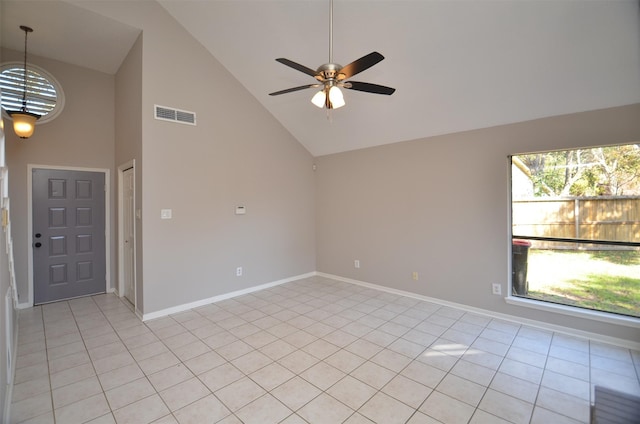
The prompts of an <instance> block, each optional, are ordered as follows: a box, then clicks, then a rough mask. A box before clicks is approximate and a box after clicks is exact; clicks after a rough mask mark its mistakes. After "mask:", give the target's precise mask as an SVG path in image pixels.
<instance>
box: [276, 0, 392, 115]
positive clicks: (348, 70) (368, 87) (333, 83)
mask: <svg viewBox="0 0 640 424" xmlns="http://www.w3.org/2000/svg"><path fill="white" fill-rule="evenodd" d="M382 59H384V56H382V55H381V54H380V53H378V52H371V53H369V54H368V55H365V56H362V57H361V58H360V59H357V60H355V61H353V62H351V63H350V64H348V65H346V66H341V65H338V64H337V63H334V62H333V0H330V11H329V63H325V64H324V65H320V67H319V68H318V69H317V70H315V71H314V70H313V69H311V68H307V67H306V66H304V65H300V64H299V63H296V62H294V61H292V60H289V59H285V58H282V57H281V58H278V59H276V61H278V62H280V63H282V64H283V65H286V66H288V67H290V68H293V69H295V70H297V71H300V72H302V73H305V74H307V75H310V76H312V77H314V78H315V79H317V80H318V82H317V83H314V84H307V85H301V86H299V87H292V88H287V89H285V90H280V91H276V92H273V93H269V95H270V96H278V95H280V94H286V93H292V92H294V91H299V90H305V89H307V88H321V89H320V91H318V92H317V93H316V94H315V96H313V98H312V99H311V102H312V103H313V104H314V105H316V106H318V107H319V108H323V107H326V108H327V109H337V108H339V107H342V106H344V105H345V101H344V97H343V95H342V91H341V90H340V88H347V89H351V90H357V91H364V92H366V93H374V94H386V95H391V94H393V93H394V92H395V91H396V89H395V88H391V87H386V86H384V85H378V84H371V83H368V82H360V81H346V80H347V79H349V78H351V77H352V76H354V75H356V74H359V73H360V72H362V71H365V70H367V69H369V68H371V67H372V66H373V65H375V64H376V63H378V62H380V61H381V60H382Z"/></svg>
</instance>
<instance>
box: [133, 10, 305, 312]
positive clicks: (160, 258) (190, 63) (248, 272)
mask: <svg viewBox="0 0 640 424" xmlns="http://www.w3.org/2000/svg"><path fill="white" fill-rule="evenodd" d="M154 6H155V7H156V8H158V9H159V10H153V11H149V14H147V15H146V16H153V19H152V20H150V21H147V22H145V24H144V26H143V30H144V35H143V104H142V107H143V109H142V110H143V147H142V148H143V159H142V161H143V193H142V196H143V200H142V202H143V204H142V209H143V210H142V215H143V222H144V240H143V243H144V247H143V248H144V264H143V267H144V312H145V313H149V312H153V311H157V310H160V309H163V308H167V307H171V306H175V305H179V304H182V303H187V302H192V301H197V300H201V299H205V298H208V297H212V296H215V295H220V294H223V293H228V292H232V291H236V290H241V289H244V288H249V287H252V286H255V285H259V284H263V283H269V282H272V281H276V280H279V279H283V278H287V277H291V276H294V275H298V274H302V273H307V272H311V271H314V270H315V238H314V236H315V232H314V182H313V178H314V177H313V171H312V162H313V158H312V157H311V155H310V154H309V153H308V152H307V151H306V150H305V149H304V148H303V147H302V146H301V145H300V144H299V143H298V142H297V141H296V140H295V139H294V138H293V137H292V136H291V135H290V134H289V133H288V132H287V131H285V129H284V128H283V127H282V126H281V125H280V124H279V123H278V122H277V121H276V120H275V119H274V118H273V117H272V116H271V115H270V114H269V113H268V112H267V111H266V110H265V109H264V108H263V107H262V106H261V105H260V104H259V103H258V101H257V100H256V99H255V98H253V97H252V96H251V95H250V94H249V93H248V92H247V91H246V90H245V89H244V88H243V87H242V86H241V85H240V84H239V83H238V81H237V80H236V79H235V78H234V77H233V76H232V75H230V74H229V73H228V72H227V71H226V69H225V68H224V67H223V66H222V65H221V64H220V63H219V62H218V61H217V60H216V59H215V58H213V57H212V56H211V54H210V53H208V52H207V51H206V50H205V49H204V48H203V47H202V46H201V45H200V44H199V43H197V42H195V40H194V39H193V38H192V37H191V36H190V35H189V34H188V33H187V32H186V31H185V30H184V29H183V28H182V27H181V26H179V25H178V24H177V23H176V22H175V20H174V19H173V18H171V17H170V16H169V15H168V14H167V13H166V12H165V11H164V9H161V8H160V7H159V6H157V5H155V4H154ZM169 58H170V59H169ZM154 104H159V105H163V106H171V107H176V108H179V109H185V110H190V111H194V112H196V113H197V123H198V125H197V126H189V125H180V124H174V123H167V122H163V121H157V120H155V119H153V117H152V112H153V105H154ZM239 205H242V206H245V207H246V210H247V213H246V215H243V216H238V215H235V214H234V211H235V207H236V206H239ZM161 209H172V210H173V219H171V220H161V219H160V210H161ZM238 266H242V267H243V268H244V275H243V276H242V277H236V276H235V269H236V267H238Z"/></svg>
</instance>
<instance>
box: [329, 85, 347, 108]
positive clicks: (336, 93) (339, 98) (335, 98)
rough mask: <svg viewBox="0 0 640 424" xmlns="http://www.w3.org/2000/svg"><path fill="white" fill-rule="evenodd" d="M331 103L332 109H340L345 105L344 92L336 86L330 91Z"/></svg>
mask: <svg viewBox="0 0 640 424" xmlns="http://www.w3.org/2000/svg"><path fill="white" fill-rule="evenodd" d="M329 103H330V104H331V109H338V108H339V107H342V106H344V105H345V102H344V96H343V95H342V90H340V88H338V87H336V86H335V85H334V86H332V87H331V88H330V89H329Z"/></svg>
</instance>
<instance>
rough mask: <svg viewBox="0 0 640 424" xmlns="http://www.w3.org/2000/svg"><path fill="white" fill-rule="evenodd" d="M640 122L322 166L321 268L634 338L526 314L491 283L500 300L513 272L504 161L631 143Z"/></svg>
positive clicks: (505, 132) (552, 125)
mask: <svg viewBox="0 0 640 424" xmlns="http://www.w3.org/2000/svg"><path fill="white" fill-rule="evenodd" d="M639 117H640V105H633V106H628V107H620V108H613V109H607V110H601V111H593V112H585V113H579V114H573V115H567V116H558V117H553V118H547V119H540V120H535V121H530V122H523V123H518V124H513V125H505V126H500V127H494V128H488V129H482V130H476V131H469V132H464V133H458V134H451V135H446V136H440V137H432V138H426V139H420V140H415V141H410V142H404V143H398V144H393V145H387V146H382V147H376V148H370V149H364V150H357V151H353V152H347V153H341V154H336V155H329V156H323V157H320V158H317V164H318V170H317V172H316V175H317V198H316V203H317V209H316V213H317V269H318V271H320V272H325V273H329V274H334V275H339V276H343V277H347V278H352V279H356V280H361V281H365V282H369V283H374V284H379V285H382V286H386V287H390V288H394V289H399V290H404V291H408V292H413V293H417V294H420V295H424V296H430V297H434V298H438V299H443V300H447V301H451V302H456V303H461V304H465V305H469V306H472V307H477V308H482V309H487V310H490V311H495V312H499V313H505V314H511V315H514V316H517V317H523V318H529V319H535V320H539V321H544V322H549V323H553V324H557V325H563V326H568V327H574V328H577V329H580V330H585V331H593V332H596V333H601V334H606V335H609V336H612V337H619V338H625V339H628V340H636V341H637V340H640V329H631V328H629V327H622V326H615V325H608V324H604V323H599V322H593V321H590V320H582V319H579V318H571V317H567V316H564V315H558V314H554V313H549V312H540V311H535V310H532V309H525V308H522V307H517V306H513V305H508V304H506V303H505V301H504V300H503V298H502V297H500V296H494V295H492V294H491V284H492V283H501V284H502V290H503V292H504V293H506V290H507V281H508V278H509V275H510V269H509V267H508V262H507V260H508V255H509V253H508V252H509V243H510V240H509V223H508V222H509V221H508V218H509V217H508V214H509V179H508V176H509V174H508V173H509V162H508V155H510V154H516V153H524V152H531V151H539V150H551V149H561V148H571V147H582V146H593V145H602V144H613V143H629V142H638V141H640V119H639ZM355 259H358V260H360V263H361V268H360V269H355V268H354V263H353V261H354V260H355ZM414 271H416V272H418V273H419V280H418V281H413V280H412V272H414Z"/></svg>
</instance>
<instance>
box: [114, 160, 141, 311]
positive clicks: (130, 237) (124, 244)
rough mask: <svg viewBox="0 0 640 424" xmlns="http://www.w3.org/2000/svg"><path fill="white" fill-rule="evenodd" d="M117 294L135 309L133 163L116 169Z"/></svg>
mask: <svg viewBox="0 0 640 424" xmlns="http://www.w3.org/2000/svg"><path fill="white" fill-rule="evenodd" d="M118 197H119V199H118V200H119V201H118V218H119V220H118V235H119V237H118V240H119V242H118V251H119V277H120V278H119V285H118V292H119V294H120V296H124V297H125V298H126V299H127V300H128V301H129V302H131V304H132V305H134V307H136V309H137V304H136V269H135V264H136V261H135V256H136V220H135V216H136V215H135V163H134V161H131V162H128V163H126V164H124V165H121V166H120V167H118Z"/></svg>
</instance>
